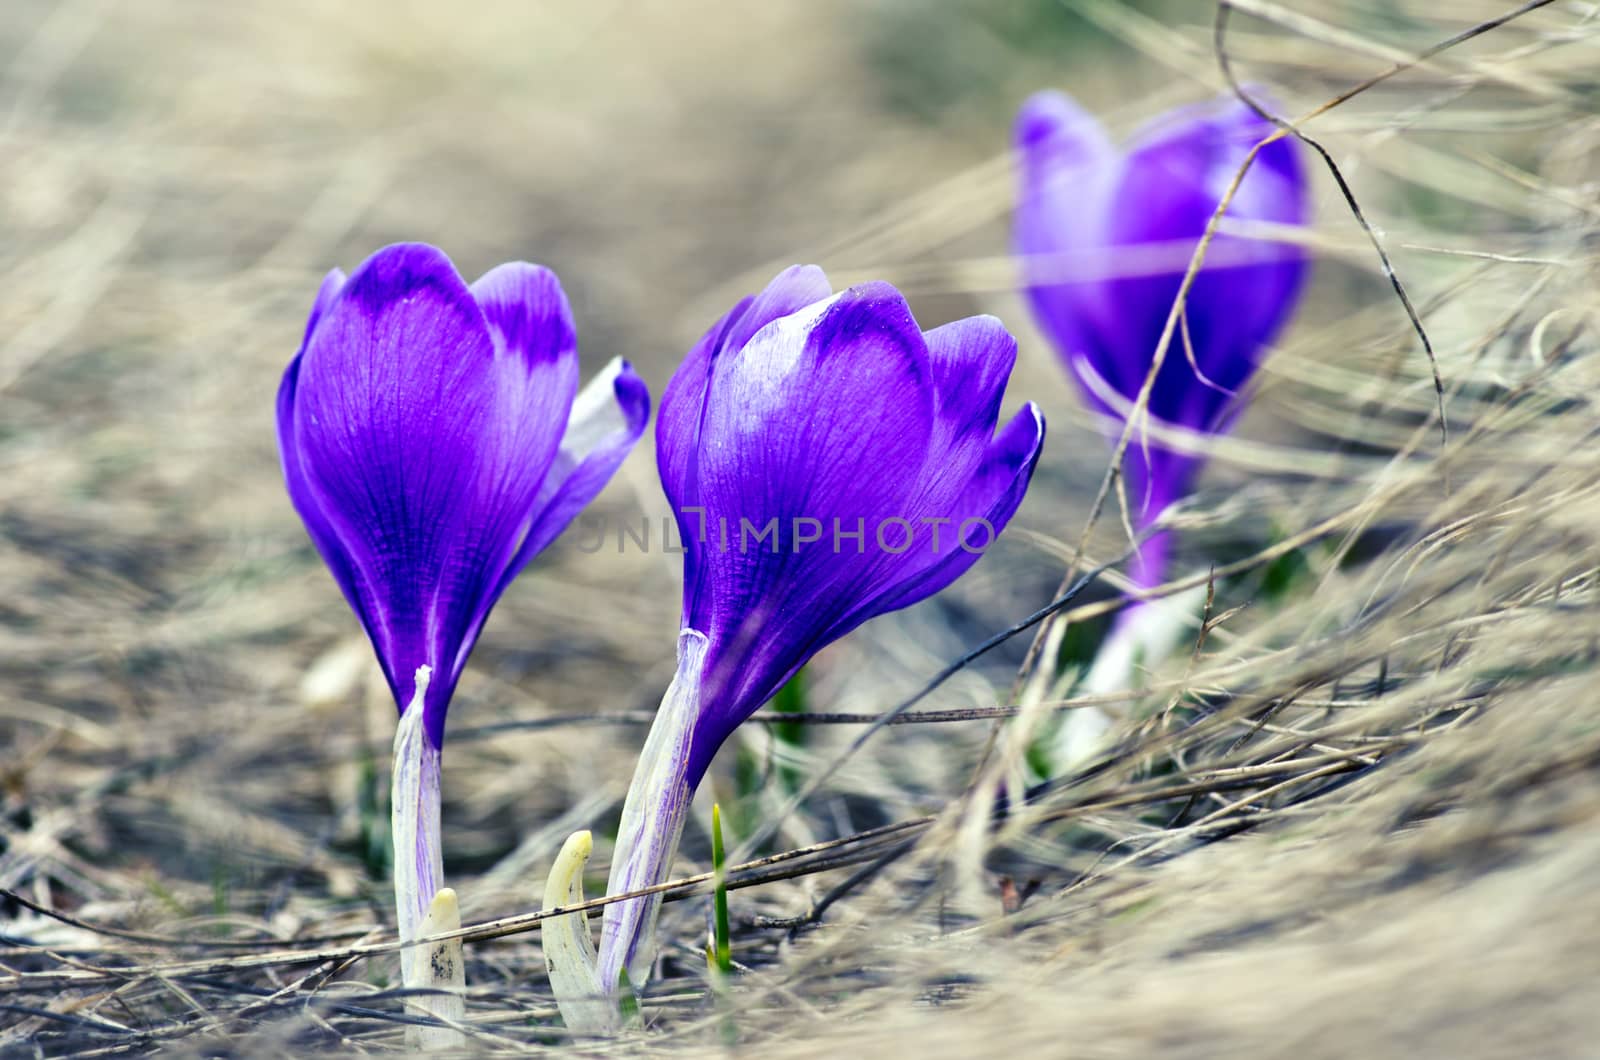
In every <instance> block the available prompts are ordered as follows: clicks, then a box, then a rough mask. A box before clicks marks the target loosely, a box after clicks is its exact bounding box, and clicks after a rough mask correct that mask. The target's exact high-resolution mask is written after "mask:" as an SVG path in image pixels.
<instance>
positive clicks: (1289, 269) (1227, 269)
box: [1107, 101, 1307, 430]
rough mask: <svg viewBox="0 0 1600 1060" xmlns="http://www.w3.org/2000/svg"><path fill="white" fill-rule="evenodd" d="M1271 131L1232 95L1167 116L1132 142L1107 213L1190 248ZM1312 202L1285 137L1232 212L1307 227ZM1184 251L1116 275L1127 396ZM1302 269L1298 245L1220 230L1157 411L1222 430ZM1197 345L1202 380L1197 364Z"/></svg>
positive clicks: (1146, 357) (1120, 239) (1153, 239)
mask: <svg viewBox="0 0 1600 1060" xmlns="http://www.w3.org/2000/svg"><path fill="white" fill-rule="evenodd" d="M1271 131H1272V126H1271V125H1270V123H1268V122H1266V121H1264V120H1262V119H1261V118H1260V117H1259V116H1257V115H1256V114H1255V113H1254V112H1253V111H1250V110H1249V109H1248V108H1246V107H1244V106H1243V105H1242V104H1239V103H1237V102H1233V101H1229V102H1227V103H1226V104H1224V105H1222V106H1220V107H1219V106H1217V105H1214V104H1213V105H1208V106H1206V107H1201V108H1189V109H1187V110H1185V111H1182V112H1179V113H1178V114H1176V115H1172V116H1169V117H1167V118H1165V119H1163V120H1161V121H1159V122H1158V123H1157V124H1156V125H1155V126H1154V127H1153V128H1152V129H1150V130H1149V131H1147V132H1146V133H1144V134H1142V135H1141V136H1140V137H1139V138H1138V139H1137V140H1136V142H1135V143H1134V145H1133V146H1132V147H1131V148H1130V151H1129V154H1128V158H1127V162H1126V166H1125V168H1124V172H1123V178H1122V181H1121V183H1120V185H1119V187H1118V189H1117V192H1116V195H1115V198H1114V199H1113V201H1112V203H1111V205H1110V207H1109V209H1108V211H1107V215H1108V216H1109V217H1110V218H1112V231H1111V241H1112V242H1113V244H1114V245H1117V246H1131V245H1139V244H1167V245H1171V246H1173V247H1175V248H1179V249H1182V248H1187V249H1188V251H1189V252H1191V253H1192V250H1193V247H1194V246H1195V245H1196V244H1197V243H1198V242H1199V239H1200V237H1201V235H1202V234H1203V233H1204V232H1205V229H1206V226H1207V224H1208V223H1209V222H1210V219H1211V215H1212V213H1214V212H1215V210H1216V208H1217V204H1218V203H1219V202H1220V201H1221V197H1222V195H1223V194H1224V192H1225V191H1226V189H1227V186H1228V184H1229V183H1230V182H1231V181H1232V179H1233V177H1234V174H1235V173H1236V172H1237V170H1238V167H1239V166H1240V165H1241V164H1242V163H1243V161H1244V159H1245V157H1246V156H1247V155H1248V153H1249V151H1250V149H1251V148H1252V147H1253V146H1254V145H1255V144H1256V143H1257V142H1258V141H1259V140H1261V139H1262V138H1264V137H1265V136H1267V135H1268V134H1269V133H1270V132H1271ZM1306 209H1307V207H1306V202H1305V189H1304V185H1303V182H1302V181H1301V180H1300V169H1299V163H1298V161H1297V159H1296V157H1295V148H1294V146H1293V144H1292V143H1291V142H1290V141H1288V140H1281V141H1278V142H1276V143H1274V144H1272V145H1269V146H1268V147H1267V148H1266V149H1264V150H1263V152H1262V154H1261V155H1260V156H1259V157H1258V159H1257V161H1256V163H1255V164H1254V165H1253V166H1252V167H1251V169H1250V172H1249V173H1248V174H1247V175H1246V176H1245V178H1244V181H1243V182H1242V184H1241V186H1240V191H1239V194H1238V195H1237V196H1236V197H1235V198H1234V200H1233V202H1232V203H1230V204H1229V208H1228V212H1227V214H1226V217H1227V218H1231V219H1235V220H1242V221H1271V222H1276V223H1281V224H1302V223H1304V221H1305V217H1306ZM1257 211H1260V212H1257ZM1182 257H1183V260H1182V261H1181V262H1178V263H1177V264H1176V266H1175V270H1174V271H1172V272H1170V273H1166V274H1154V275H1142V276H1124V277H1118V278H1116V279H1115V280H1113V281H1112V282H1111V283H1109V284H1108V285H1107V300H1108V301H1109V302H1110V303H1111V304H1113V305H1115V306H1116V308H1117V316H1118V318H1119V321H1120V323H1119V324H1118V325H1117V328H1118V332H1119V334H1118V336H1117V337H1118V340H1119V344H1120V345H1122V347H1123V349H1124V350H1125V351H1126V352H1125V353H1124V355H1123V357H1122V358H1121V359H1120V365H1121V371H1120V374H1118V375H1116V376H1114V377H1113V376H1110V375H1108V376H1107V378H1108V381H1110V382H1111V383H1112V385H1113V386H1115V387H1116V389H1117V390H1118V392H1120V393H1121V394H1123V395H1124V396H1125V397H1128V398H1130V399H1131V398H1132V397H1133V396H1135V395H1136V394H1137V393H1138V390H1139V387H1140V386H1141V385H1142V384H1143V381H1144V375H1145V373H1146V372H1147V371H1148V367H1149V364H1150V361H1151V358H1152V356H1153V355H1154V353H1155V347H1156V344H1157V342H1158V340H1159V338H1160V335H1161V331H1162V328H1163V327H1164V326H1165V324H1166V319H1167V315H1168V312H1169V311H1170V309H1171V306H1172V302H1173V300H1174V299H1175V298H1176V297H1177V294H1178V289H1179V287H1180V285H1181V283H1182V279H1183V271H1184V269H1185V268H1186V266H1187V254H1184V255H1182ZM1304 269H1305V260H1304V254H1303V253H1302V252H1300V251H1299V250H1298V249H1296V248H1293V247H1288V246H1285V245H1282V244H1273V243H1267V242H1264V241H1256V240H1250V239H1245V238H1243V237H1241V236H1237V235H1231V234H1226V233H1222V232H1219V233H1218V234H1217V235H1216V236H1215V237H1214V238H1213V239H1212V242H1211V244H1210V246H1209V247H1208V248H1207V252H1206V260H1205V264H1204V265H1203V266H1202V268H1201V271H1200V272H1199V274H1198V275H1197V276H1196V277H1195V281H1194V283H1193V285H1192V286H1191V288H1190V290H1189V294H1188V297H1187V299H1186V304H1185V318H1186V324H1187V342H1186V340H1185V333H1184V331H1183V330H1181V329H1180V330H1179V331H1177V332H1175V333H1174V335H1173V338H1172V341H1171V345H1170V347H1169V349H1168V352H1167V355H1166V358H1165V360H1164V361H1163V363H1162V367H1161V372H1160V374H1159V375H1158V376H1157V379H1156V385H1155V388H1154V390H1153V391H1152V392H1151V398H1150V411H1151V413H1152V414H1153V415H1155V416H1157V417H1159V418H1161V419H1163V420H1166V421H1167V422H1169V423H1174V424H1178V425H1181V426H1188V427H1193V428H1195V429H1198V430H1213V429H1215V428H1216V427H1217V426H1218V425H1219V424H1220V422H1221V420H1222V418H1223V416H1224V415H1225V413H1226V411H1227V409H1228V408H1229V407H1230V406H1231V405H1233V404H1234V398H1235V396H1236V394H1237V391H1239V390H1240V389H1241V388H1242V387H1243V386H1244V385H1245V383H1247V382H1248V381H1249V379H1250V376H1251V375H1252V373H1253V372H1254V371H1255V367H1256V364H1257V362H1258V361H1259V359H1260V356H1261V353H1262V352H1263V350H1264V348H1265V346H1266V344H1267V343H1269V342H1270V341H1271V340H1272V338H1273V336H1274V335H1275V334H1276V333H1277V330H1278V328H1279V327H1280V326H1281V325H1282V323H1283V322H1284V320H1285V319H1286V318H1287V316H1288V313H1289V310H1290V309H1291V308H1292V306H1293V301H1294V295H1295V294H1296V293H1297V292H1298V290H1299V286H1300V282H1301V280H1302V278H1303V275H1304ZM1191 348H1192V351H1193V354H1194V360H1195V363H1196V364H1198V366H1199V368H1200V371H1201V373H1202V375H1203V377H1204V378H1203V379H1202V378H1200V377H1197V376H1196V374H1195V371H1194V368H1193V367H1191V365H1190V361H1189V350H1190V349H1191ZM1130 369H1131V370H1130Z"/></svg>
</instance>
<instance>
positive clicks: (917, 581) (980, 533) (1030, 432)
mask: <svg viewBox="0 0 1600 1060" xmlns="http://www.w3.org/2000/svg"><path fill="white" fill-rule="evenodd" d="M1044 436H1045V425H1044V416H1043V415H1042V414H1041V413H1040V411H1039V408H1038V406H1037V405H1035V404H1034V403H1033V402H1031V401H1030V402H1028V403H1027V404H1026V405H1024V406H1023V407H1022V408H1021V409H1019V410H1018V412H1017V414H1016V415H1015V416H1013V417H1012V418H1011V422H1010V423H1008V424H1006V426H1005V428H1004V429H1003V430H1002V431H1001V432H1000V433H999V434H998V435H997V436H996V437H995V438H994V440H993V441H992V442H991V443H990V444H989V446H988V448H987V449H986V450H985V451H984V454H983V460H982V461H981V463H980V464H979V465H978V468H977V470H976V472H975V473H974V474H973V475H972V476H971V477H970V478H969V479H968V480H967V482H966V485H965V487H964V488H963V489H962V491H961V495H960V497H959V498H957V499H956V500H955V502H954V503H953V504H951V505H950V506H949V507H948V508H947V509H944V511H947V512H948V513H949V520H950V521H949V523H948V524H947V525H946V526H945V527H944V530H945V533H944V534H943V535H941V536H940V538H939V539H938V541H937V543H935V541H934V539H933V537H932V535H931V534H930V535H928V536H927V537H926V538H924V537H923V535H921V534H920V533H919V535H918V537H917V539H916V549H917V551H918V552H919V553H920V554H922V556H923V557H924V561H923V563H922V564H921V566H920V568H919V569H916V570H915V571H914V572H913V571H912V570H910V569H906V570H902V571H899V572H897V575H898V577H897V580H895V581H894V582H893V583H891V584H890V585H888V586H887V587H886V588H885V589H884V591H883V593H882V595H880V596H877V597H876V598H874V599H872V600H871V601H870V602H868V603H867V604H865V605H864V606H863V607H861V608H860V609H859V611H858V612H857V613H855V614H852V615H850V616H848V618H847V619H846V621H849V622H850V623H851V624H850V626H849V628H848V629H840V630H839V632H837V633H833V634H831V636H830V639H836V638H837V637H840V636H843V635H844V634H845V633H847V632H849V629H853V628H855V626H857V625H860V624H861V623H862V622H865V621H866V620H867V619H869V618H872V617H873V616H875V615H882V614H887V613H889V612H890V611H897V610H899V609H900V608H902V607H909V606H911V605H912V604H914V603H916V602H917V601H919V600H924V599H926V598H928V597H929V596H932V595H933V594H934V593H937V592H939V591H941V590H943V589H944V588H946V587H947V586H949V585H950V584H951V583H952V582H954V581H955V580H956V579H957V578H959V577H961V575H963V574H965V573H966V572H967V571H968V570H970V569H971V568H972V565H973V564H975V563H977V562H978V560H979V559H981V558H982V557H983V553H984V552H985V551H986V550H987V549H988V547H989V546H990V545H992V544H993V543H994V539H995V538H997V537H998V536H999V535H1000V533H1001V531H1003V530H1005V528H1006V526H1007V525H1008V524H1009V523H1010V522H1011V517H1012V516H1013V515H1015V514H1016V512H1017V508H1018V507H1019V506H1020V505H1021V504H1022V498H1023V497H1024V496H1025V495H1026V494H1027V491H1028V483H1029V482H1030V481H1031V480H1032V478H1033V471H1034V468H1035V467H1037V466H1038V463H1039V457H1040V455H1041V454H1042V453H1043V452H1044ZM930 472H931V469H930ZM941 514H942V513H941ZM963 527H966V528H967V530H966V531H965V532H963ZM842 624H843V623H841V625H842Z"/></svg>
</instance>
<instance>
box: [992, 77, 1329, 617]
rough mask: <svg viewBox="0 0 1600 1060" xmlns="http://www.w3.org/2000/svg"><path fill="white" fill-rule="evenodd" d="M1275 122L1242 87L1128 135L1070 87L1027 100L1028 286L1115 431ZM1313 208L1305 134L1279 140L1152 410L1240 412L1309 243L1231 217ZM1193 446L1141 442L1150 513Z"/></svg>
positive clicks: (1024, 231) (1223, 415) (1257, 173)
mask: <svg viewBox="0 0 1600 1060" xmlns="http://www.w3.org/2000/svg"><path fill="white" fill-rule="evenodd" d="M1272 131H1273V127H1272V125H1271V124H1270V123H1269V122H1268V121H1266V120H1265V119H1264V118H1262V117H1260V116H1259V115H1257V114H1256V113H1255V112H1254V111H1252V110H1250V109H1249V108H1248V107H1246V106H1244V105H1243V104H1242V103H1239V102H1237V101H1235V100H1232V99H1229V100H1227V101H1220V102H1216V103H1211V104H1204V105H1201V106H1195V107H1186V108H1181V109H1179V110H1176V111H1173V112H1172V113H1170V114H1167V115H1164V116H1162V117H1160V118H1157V119H1156V120H1155V121H1154V122H1152V123H1150V124H1149V125H1147V126H1146V127H1145V128H1143V129H1142V130H1140V131H1139V132H1137V133H1136V134H1135V135H1134V137H1133V139H1132V141H1131V142H1130V143H1129V144H1128V145H1127V146H1126V147H1124V148H1122V149H1120V150H1119V149H1118V148H1117V147H1116V146H1114V145H1113V144H1112V143H1111V141H1110V140H1109V139H1108V138H1107V137H1106V134H1105V132H1104V130H1102V129H1101V128H1100V126H1099V124H1098V123H1097V122H1096V121H1095V120H1094V119H1093V118H1092V117H1090V116H1089V115H1088V114H1087V113H1085V112H1084V111H1083V110H1082V109H1081V108H1079V107H1078V105H1077V104H1076V103H1074V102H1073V101H1072V100H1071V99H1069V98H1068V97H1067V96H1065V95H1062V94H1061V93H1059V92H1043V93H1040V94H1039V95H1036V96H1034V97H1033V98H1032V99H1030V100H1028V102H1027V103H1025V104H1024V105H1023V107H1022V112H1021V114H1020V115H1019V116H1018V118H1017V125H1016V145H1017V151H1018V154H1019V160H1020V167H1021V172H1020V178H1021V185H1020V189H1019V194H1018V198H1017V209H1016V217H1015V229H1014V245H1015V249H1016V251H1017V254H1018V255H1019V257H1020V260H1021V265H1022V271H1023V279H1024V283H1025V284H1026V287H1027V295H1028V300H1029V302H1030V304H1031V305H1032V307H1033V311H1034V315H1035V317H1036V319H1037V320H1038V322H1039V325H1040V327H1041V329H1042V330H1043V331H1044V333H1045V335H1046V336H1047V337H1049V339H1050V340H1051V341H1052V342H1053V343H1054V345H1055V347H1056V350H1057V352H1058V353H1059V354H1060V356H1061V359H1062V360H1063V361H1064V362H1065V363H1066V366H1067V370H1068V371H1069V372H1070V373H1071V375H1072V377H1073V379H1075V380H1076V381H1077V383H1078V384H1079V387H1080V389H1081V390H1082V393H1083V397H1084V400H1085V401H1087V402H1088V404H1089V405H1090V406H1091V407H1093V408H1094V409H1095V410H1096V411H1098V412H1100V413H1102V414H1103V415H1105V416H1106V417H1107V418H1108V419H1109V420H1111V421H1112V422H1115V423H1117V424H1119V426H1118V427H1117V430H1118V432H1120V429H1121V428H1120V423H1121V421H1123V420H1124V419H1125V417H1126V415H1127V414H1128V412H1129V410H1130V409H1131V406H1132V405H1133V402H1134V400H1135V398H1136V397H1137V396H1138V393H1139V390H1140V388H1141V387H1142V386H1143V385H1144V381H1145V377H1146V376H1147V375H1148V374H1149V371H1150V366H1151V364H1152V363H1153V360H1154V358H1155V353H1156V346H1157V343H1158V341H1159V340H1160V337H1161V332H1162V329H1163V328H1164V327H1165V325H1166V322H1167V316H1168V314H1169V312H1170V310H1171V308H1172V303H1173V301H1174V300H1175V299H1176V298H1177V295H1178V288H1179V286H1180V285H1181V283H1182V281H1183V276H1184V273H1185V272H1186V271H1187V270H1188V267H1189V259H1190V256H1191V255H1192V254H1193V253H1194V249H1195V247H1196V245H1197V244H1198V243H1199V241H1200V238H1201V236H1202V234H1203V233H1204V232H1205V229H1206V225H1207V224H1208V223H1209V222H1210V220H1211V215H1212V214H1213V213H1214V212H1215V211H1216V208H1217V204H1218V203H1219V202H1220V201H1221V200H1222V196H1223V194H1224V192H1225V191H1226V190H1227V187H1228V184H1229V183H1230V182H1231V181H1232V180H1233V177H1234V174H1235V172H1236V171H1237V170H1238V168H1239V166H1240V164H1241V163H1242V162H1243V161H1244V158H1245V156H1246V155H1247V154H1248V153H1249V151H1250V149H1251V148H1252V147H1253V146H1254V145H1255V144H1256V143H1257V142H1259V141H1260V140H1262V139H1264V138H1265V137H1266V136H1267V135H1269V134H1270V133H1271V132H1272ZM1309 212H1310V206H1309V202H1308V199H1307V194H1306V180H1305V175H1304V173H1303V172H1302V170H1301V165H1300V156H1299V153H1298V150H1297V149H1296V147H1295V145H1294V143H1293V141H1292V140H1289V139H1283V140H1278V141H1276V142H1275V143H1272V144H1269V145H1268V146H1267V147H1265V148H1264V149H1263V150H1262V151H1261V153H1260V154H1259V155H1258V156H1257V158H1256V160H1255V162H1254V164H1253V165H1252V166H1251V168H1250V171H1249V173H1248V174H1246V176H1245V178H1244V181H1243V183H1242V184H1241V185H1240V188H1239V191H1238V192H1237V194H1235V196H1234V198H1233V201H1232V202H1231V203H1230V204H1229V206H1228V210H1227V213H1226V214H1224V216H1223V224H1224V227H1223V228H1222V229H1220V230H1219V231H1218V233H1217V235H1216V236H1215V237H1213V239H1212V241H1211V243H1210V245H1209V246H1208V248H1207V251H1206V258H1205V262H1204V264H1203V266H1202V267H1201V269H1200V270H1199V272H1198V273H1197V275H1196V277H1195V280H1194V283H1193V284H1192V285H1191V287H1190V289H1189V293H1188V296H1187V299H1186V301H1185V309H1184V321H1183V323H1184V326H1183V327H1181V328H1180V329H1179V330H1178V331H1177V332H1176V333H1175V334H1174V337H1173V339H1172V342H1171V344H1170V348H1169V349H1168V351H1167V353H1166V355H1165V357H1164V358H1163V361H1162V364H1161V369H1160V371H1159V372H1158V373H1157V375H1156V381H1155V386H1154V388H1153V389H1152V390H1151V393H1150V404H1149V410H1150V415H1151V417H1152V418H1153V419H1155V420H1156V421H1158V423H1159V424H1160V425H1161V426H1164V427H1168V428H1177V429H1179V430H1188V431H1192V432H1198V433H1200V434H1216V433H1220V432H1222V431H1224V430H1226V429H1227V428H1228V427H1229V426H1230V425H1231V422H1232V420H1233V418H1234V416H1235V415H1236V414H1237V413H1238V412H1239V410H1240V392H1241V390H1242V389H1243V388H1244V387H1245V386H1246V385H1247V384H1248V383H1249V381H1250V377H1251V375H1252V374H1253V373H1254V372H1255V369H1256V366H1257V364H1258V363H1259V362H1260V360H1261V356H1262V354H1263V352H1264V351H1265V350H1266V347H1267V345H1268V344H1269V343H1270V342H1271V341H1272V339H1273V337H1274V336H1275V335H1276V334H1277V333H1278V331H1279V329H1280V328H1281V327H1282V326H1283V324H1284V322H1285V321H1286V320H1287V319H1288V317H1289V314H1290V313H1291V312H1292V311H1293V310H1294V306H1295V302H1296V300H1297V297H1298V295H1299V293H1300V288H1301V285H1302V282H1303V281H1304V279H1305V275H1306V271H1307V261H1306V255H1305V253H1304V251H1303V250H1301V249H1300V248H1299V247H1297V246H1294V245H1291V244H1288V243H1284V242H1274V241H1271V238H1270V232H1264V233H1261V234H1259V235H1257V236H1256V237H1251V236H1248V235H1245V234H1241V233H1236V232H1232V231H1230V229H1229V226H1230V225H1232V226H1241V225H1248V224H1252V223H1263V222H1264V223H1265V224H1268V225H1277V226H1291V225H1292V226H1298V225H1304V224H1305V223H1306V220H1307V218H1308V215H1309ZM1191 350H1192V352H1193V360H1192V362H1191V359H1190V357H1189V351H1191ZM1197 368H1198V372H1197V371H1196V369H1197ZM1188 448H1189V449H1190V450H1191V451H1189V452H1179V451H1178V450H1176V449H1174V448H1171V447H1169V446H1167V445H1164V444H1162V443H1161V442H1160V441H1158V440H1157V439H1156V438H1155V437H1151V438H1149V439H1148V446H1146V445H1145V444H1144V440H1143V439H1139V438H1136V439H1135V442H1134V444H1133V445H1130V446H1129V448H1128V451H1127V454H1126V458H1125V461H1124V471H1125V472H1126V476H1127V487H1128V500H1129V503H1130V505H1131V508H1132V512H1131V515H1132V517H1133V521H1134V525H1135V526H1136V527H1137V528H1139V529H1143V528H1144V527H1146V526H1148V525H1149V524H1150V523H1152V522H1154V521H1155V519H1156V517H1157V516H1159V515H1160V514H1161V512H1162V511H1163V510H1164V509H1165V508H1166V507H1167V506H1168V505H1170V504H1172V503H1173V502H1174V501H1176V500H1179V499H1180V498H1181V497H1183V495H1184V494H1185V493H1187V492H1188V490H1189V487H1190V484H1191V482H1192V480H1193V478H1194V475H1195V473H1196V471H1197V470H1198V468H1199V466H1200V463H1201V459H1202V458H1201V457H1200V456H1198V455H1196V454H1195V453H1194V452H1193V451H1192V448H1193V447H1188ZM1147 452H1148V459H1147ZM1166 549H1167V542H1166V541H1165V540H1164V536H1162V535H1158V536H1157V537H1156V538H1154V539H1151V540H1149V541H1147V542H1146V543H1145V544H1144V546H1143V548H1142V549H1141V555H1140V557H1139V558H1138V560H1136V562H1135V563H1134V565H1133V575H1134V580H1135V581H1136V582H1137V583H1138V584H1139V585H1141V586H1149V585H1154V584H1156V583H1158V582H1160V580H1161V577H1162V573H1163V570H1164V567H1165V559H1166Z"/></svg>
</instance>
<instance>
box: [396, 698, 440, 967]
mask: <svg viewBox="0 0 1600 1060" xmlns="http://www.w3.org/2000/svg"><path fill="white" fill-rule="evenodd" d="M432 673H433V671H432V670H431V669H430V668H429V667H426V666H420V667H418V668H417V673H416V693H415V694H414V695H413V696H412V699H411V705H410V706H408V707H406V709H405V711H404V712H403V713H402V714H401V715H400V725H399V728H397V729H396V730H395V734H394V778H393V783H392V786H391V788H390V792H389V796H390V802H389V811H390V818H389V820H390V829H389V830H390V837H391V839H392V840H393V841H394V904H395V918H396V922H397V923H398V925H399V929H400V939H401V941H402V942H410V941H412V940H414V939H418V938H422V937H423V935H422V930H421V929H422V923H423V921H424V920H425V919H426V918H427V916H428V909H429V907H430V906H431V905H432V903H433V898H434V895H435V894H437V893H438V891H439V888H440V887H441V886H442V885H443V883H444V864H443V858H442V856H441V851H440V845H439V749H438V748H437V747H434V746H433V742H432V741H431V740H429V739H428V733H427V730H426V729H425V728H424V727H423V723H422V721H423V717H422V716H423V709H422V707H423V701H424V699H425V697H426V696H427V693H428V678H429V677H430V676H432ZM424 949H425V947H421V946H408V947H406V948H404V949H402V950H401V951H400V981H401V982H402V983H403V984H405V986H406V987H407V988H418V987H422V986H424V985H427V984H424V983H423V978H424V969H423V967H422V966H423V965H424V964H425V963H426V962H425V961H424V957H425V956H426V955H425V954H424V952H423V950H424Z"/></svg>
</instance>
